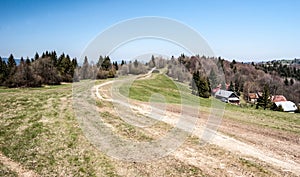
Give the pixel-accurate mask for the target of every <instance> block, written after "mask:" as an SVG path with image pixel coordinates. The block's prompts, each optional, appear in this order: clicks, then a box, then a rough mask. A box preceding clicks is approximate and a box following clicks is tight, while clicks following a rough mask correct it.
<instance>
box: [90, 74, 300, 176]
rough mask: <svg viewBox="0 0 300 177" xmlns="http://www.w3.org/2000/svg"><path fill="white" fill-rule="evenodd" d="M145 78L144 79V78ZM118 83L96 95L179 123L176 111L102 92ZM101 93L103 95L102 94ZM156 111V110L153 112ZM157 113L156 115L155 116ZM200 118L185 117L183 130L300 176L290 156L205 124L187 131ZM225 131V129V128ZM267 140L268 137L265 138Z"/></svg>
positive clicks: (297, 163) (127, 107)
mask: <svg viewBox="0 0 300 177" xmlns="http://www.w3.org/2000/svg"><path fill="white" fill-rule="evenodd" d="M149 75H151V73H148V74H147V75H146V76H145V77H149ZM142 78H144V77H142ZM116 82H122V81H110V82H106V83H103V84H100V85H97V86H95V89H94V91H96V93H95V95H96V96H97V97H98V98H99V99H101V100H104V101H109V102H113V103H117V104H121V105H122V107H123V108H124V110H125V109H127V111H128V110H129V109H130V110H133V112H136V114H139V115H140V114H142V115H144V116H147V117H151V118H153V119H156V117H157V116H160V117H164V118H163V119H162V120H160V121H163V122H166V123H168V124H170V125H173V126H174V125H175V123H176V122H177V120H176V119H175V118H174V117H178V115H177V114H178V113H176V111H175V112H174V111H172V112H170V111H166V112H165V110H160V108H159V107H155V108H152V111H151V112H149V111H147V110H149V109H148V107H149V105H147V104H145V103H141V102H138V101H133V102H132V103H128V102H124V101H123V100H124V98H122V95H121V94H119V93H117V94H116V95H118V96H117V97H116V96H114V97H113V99H112V97H110V96H111V95H109V94H104V93H102V92H101V88H102V87H103V88H105V89H106V90H107V89H108V87H109V85H111V84H114V85H116ZM100 92H101V94H100ZM101 95H104V97H105V98H104V97H102V96H101ZM118 98H119V99H118ZM153 109H154V110H153ZM154 112H155V114H153V113H154ZM195 118H198V117H195V116H194V115H188V116H186V117H185V120H184V121H183V122H182V124H181V126H180V127H181V129H183V130H185V131H188V132H190V133H192V134H193V135H195V136H197V137H198V138H200V139H201V138H202V135H203V131H204V130H206V131H207V132H208V133H210V134H212V135H213V137H214V138H212V139H210V140H209V143H210V144H213V145H217V146H219V147H221V148H223V149H226V150H228V151H230V152H234V153H237V154H240V155H242V156H244V157H253V158H256V159H259V160H261V161H263V162H266V163H268V164H270V165H272V166H275V167H276V168H279V169H281V170H282V171H287V172H292V173H294V174H295V175H298V174H300V164H299V161H298V160H295V158H289V157H288V156H282V155H280V154H278V153H276V152H273V151H272V150H269V149H267V148H261V146H255V145H253V144H249V143H246V142H244V141H240V140H238V139H236V138H233V137H229V136H227V135H224V134H222V133H220V132H216V131H213V130H209V129H205V125H203V123H202V124H201V123H200V124H198V125H197V127H196V129H195V130H194V131H192V130H190V129H185V128H184V127H190V126H191V125H190V124H192V123H193V122H191V121H189V120H192V119H195ZM223 129H224V127H223ZM229 129H230V127H227V129H226V130H227V131H228V130H229ZM235 131H237V132H238V131H239V130H235ZM264 138H267V137H264ZM178 153H181V155H180V154H177V155H175V156H176V157H178V158H182V159H181V160H183V161H186V159H185V155H184V153H185V152H184V151H179V152H178Z"/></svg>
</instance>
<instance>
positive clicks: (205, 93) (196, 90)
mask: <svg viewBox="0 0 300 177" xmlns="http://www.w3.org/2000/svg"><path fill="white" fill-rule="evenodd" d="M191 85H192V93H193V94H196V95H198V96H200V97H203V98H209V96H210V87H209V82H208V79H207V78H206V77H201V76H200V72H199V71H197V72H195V73H193V80H192V83H191Z"/></svg>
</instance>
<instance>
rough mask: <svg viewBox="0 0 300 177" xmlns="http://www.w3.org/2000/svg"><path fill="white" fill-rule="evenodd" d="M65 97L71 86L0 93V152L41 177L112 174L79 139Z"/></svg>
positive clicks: (108, 163) (109, 165)
mask: <svg viewBox="0 0 300 177" xmlns="http://www.w3.org/2000/svg"><path fill="white" fill-rule="evenodd" d="M71 93H72V87H71V85H61V86H51V87H48V88H34V89H4V88H3V89H0V113H1V114H0V151H1V152H2V153H3V154H4V155H5V156H7V157H9V158H11V159H12V160H14V161H16V162H19V163H21V164H22V165H24V167H25V168H27V169H31V170H34V171H36V172H37V173H38V174H41V175H42V176H47V175H52V176H60V175H62V176H76V175H78V176H99V175H105V176H107V175H108V176H111V175H114V169H113V165H112V162H111V161H110V160H109V159H108V158H107V157H106V156H105V155H103V154H101V153H100V152H98V151H95V149H94V148H93V147H92V146H91V145H90V143H89V142H88V141H87V140H86V139H85V138H84V137H83V135H82V132H81V129H80V128H79V126H78V124H77V120H76V118H75V116H74V114H73V110H72V107H71V102H70V101H71ZM1 171H2V170H1ZM6 171H7V170H6ZM7 173H10V172H9V171H8V172H7ZM12 175H13V172H12Z"/></svg>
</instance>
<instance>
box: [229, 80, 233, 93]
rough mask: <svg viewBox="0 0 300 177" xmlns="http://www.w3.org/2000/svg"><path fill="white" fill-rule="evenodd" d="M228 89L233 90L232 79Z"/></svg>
mask: <svg viewBox="0 0 300 177" xmlns="http://www.w3.org/2000/svg"><path fill="white" fill-rule="evenodd" d="M228 90H229V91H232V92H234V86H233V83H232V81H230V85H229V89H228Z"/></svg>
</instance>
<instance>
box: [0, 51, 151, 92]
mask: <svg viewBox="0 0 300 177" xmlns="http://www.w3.org/2000/svg"><path fill="white" fill-rule="evenodd" d="M147 64H148V63H146V65H145V64H143V63H141V62H139V61H137V60H134V61H129V62H128V63H127V62H126V61H124V60H122V61H121V63H120V64H118V62H116V61H115V62H114V61H111V59H110V57H109V56H101V55H100V57H99V58H98V61H97V62H96V63H94V62H90V61H89V59H88V58H87V57H85V58H84V61H83V63H82V65H79V64H78V62H77V59H76V58H73V59H71V58H70V56H69V55H66V54H64V53H62V54H61V55H60V56H57V54H56V52H55V51H52V52H48V51H46V52H43V53H42V55H41V56H40V55H39V54H38V53H36V54H35V55H34V57H33V58H31V59H29V58H28V57H27V58H26V59H24V58H23V57H21V59H20V64H18V65H17V63H16V61H15V58H14V56H13V55H12V54H11V55H10V56H9V57H8V60H7V62H5V61H4V60H3V59H2V58H1V57H0V86H6V87H40V86H42V85H59V84H61V82H77V81H80V80H83V79H106V78H113V77H117V75H128V74H142V73H146V72H147V70H148V67H149V66H147ZM150 65H151V64H150Z"/></svg>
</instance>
